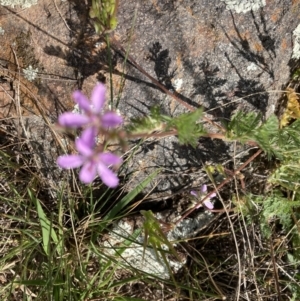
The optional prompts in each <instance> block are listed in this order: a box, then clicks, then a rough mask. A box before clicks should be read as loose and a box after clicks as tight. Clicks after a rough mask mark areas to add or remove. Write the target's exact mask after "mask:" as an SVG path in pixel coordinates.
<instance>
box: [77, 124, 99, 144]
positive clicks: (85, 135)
mask: <svg viewBox="0 0 300 301" xmlns="http://www.w3.org/2000/svg"><path fill="white" fill-rule="evenodd" d="M96 136H97V130H96V128H95V127H89V128H87V129H85V130H84V131H83V132H82V134H81V136H80V137H79V139H80V142H81V143H83V144H85V145H86V146H87V147H88V148H90V149H93V148H94V147H95V143H96Z"/></svg>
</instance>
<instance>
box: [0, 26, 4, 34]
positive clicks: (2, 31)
mask: <svg viewBox="0 0 300 301" xmlns="http://www.w3.org/2000/svg"><path fill="white" fill-rule="evenodd" d="M4 33H5V30H4V29H3V28H2V27H0V35H2V36H3V35H4Z"/></svg>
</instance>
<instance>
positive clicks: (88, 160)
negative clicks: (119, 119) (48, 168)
mask: <svg viewBox="0 0 300 301" xmlns="http://www.w3.org/2000/svg"><path fill="white" fill-rule="evenodd" d="M95 131H96V129H95V128H93V127H91V128H88V129H86V130H84V131H83V133H82V135H81V137H80V138H78V139H77V140H76V141H75V145H76V149H77V150H78V152H79V154H78V155H64V156H60V157H58V159H57V164H58V165H59V166H60V167H61V168H65V169H70V168H77V167H80V166H82V168H81V170H80V173H79V179H80V181H81V182H83V183H86V184H88V183H91V182H92V181H93V180H94V179H95V177H96V176H97V174H98V175H99V177H100V178H101V180H102V181H103V183H104V184H105V185H107V186H108V187H111V188H114V187H116V186H118V184H119V179H118V177H117V175H116V174H115V173H114V172H113V171H111V170H110V169H109V168H108V166H110V165H119V164H121V163H122V159H121V158H120V157H118V156H116V155H114V154H112V153H110V152H103V153H101V152H96V151H95V150H94V147H95Z"/></svg>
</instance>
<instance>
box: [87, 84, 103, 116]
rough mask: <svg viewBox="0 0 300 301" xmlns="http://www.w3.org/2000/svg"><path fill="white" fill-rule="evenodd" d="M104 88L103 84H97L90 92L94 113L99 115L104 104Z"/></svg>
mask: <svg viewBox="0 0 300 301" xmlns="http://www.w3.org/2000/svg"><path fill="white" fill-rule="evenodd" d="M105 94H106V88H105V86H104V85H103V84H101V83H99V84H97V85H96V86H95V88H94V89H93V91H92V95H91V101H92V105H93V108H94V112H95V113H100V112H101V110H102V108H103V106H104V103H105Z"/></svg>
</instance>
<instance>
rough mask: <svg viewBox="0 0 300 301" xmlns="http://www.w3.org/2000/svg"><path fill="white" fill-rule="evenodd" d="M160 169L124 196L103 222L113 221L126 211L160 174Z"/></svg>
mask: <svg viewBox="0 0 300 301" xmlns="http://www.w3.org/2000/svg"><path fill="white" fill-rule="evenodd" d="M159 172H160V169H158V170H156V171H154V172H153V173H151V174H150V175H149V176H148V177H147V178H146V179H145V180H144V181H142V182H141V183H140V184H139V185H137V186H136V187H135V188H134V189H133V190H132V191H130V192H129V193H128V194H127V195H126V196H124V197H123V198H122V199H121V200H120V201H118V203H117V204H116V205H115V206H114V207H113V208H112V209H111V210H110V211H109V212H108V213H107V215H106V216H105V217H104V219H103V220H112V219H113V218H115V217H116V216H117V214H118V213H119V212H120V211H121V210H122V209H124V208H125V207H126V206H127V205H128V204H129V203H130V202H131V201H132V200H133V199H134V198H135V197H136V196H137V195H138V194H139V193H140V192H142V191H143V189H144V188H145V187H146V186H147V185H149V184H150V182H151V181H152V180H153V179H154V178H155V177H156V176H157V175H158V174H159Z"/></svg>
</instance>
